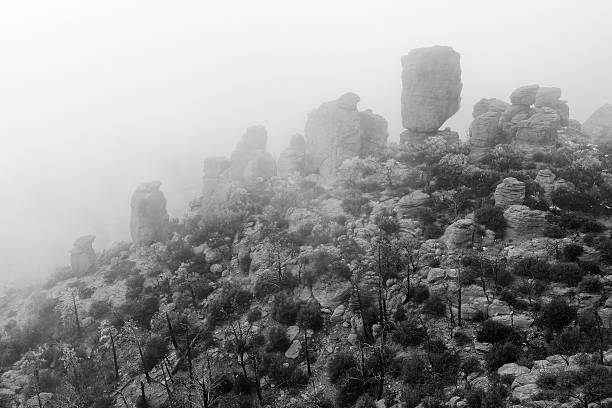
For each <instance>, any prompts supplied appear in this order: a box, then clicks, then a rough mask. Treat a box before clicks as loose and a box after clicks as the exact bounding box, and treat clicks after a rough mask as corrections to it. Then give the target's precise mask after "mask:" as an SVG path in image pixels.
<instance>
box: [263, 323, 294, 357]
mask: <svg viewBox="0 0 612 408" xmlns="http://www.w3.org/2000/svg"><path fill="white" fill-rule="evenodd" d="M266 337H267V340H268V341H267V343H266V351H268V352H270V351H281V352H285V351H286V350H287V349H288V348H289V346H290V345H291V342H290V341H289V337H287V330H286V329H285V328H284V327H281V326H272V327H270V328H269V329H268V333H267V335H266Z"/></svg>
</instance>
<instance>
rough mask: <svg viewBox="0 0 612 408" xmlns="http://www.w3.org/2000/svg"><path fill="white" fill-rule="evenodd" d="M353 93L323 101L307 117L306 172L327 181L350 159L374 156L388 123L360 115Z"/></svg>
mask: <svg viewBox="0 0 612 408" xmlns="http://www.w3.org/2000/svg"><path fill="white" fill-rule="evenodd" d="M359 100H360V98H359V96H357V95H356V94H354V93H347V94H344V95H342V96H341V97H340V98H338V99H337V100H335V101H331V102H325V103H323V104H322V105H321V106H319V107H318V108H317V109H315V110H314V111H312V112H311V113H310V114H309V115H308V119H307V121H306V126H305V130H304V134H305V136H306V149H305V156H306V171H307V173H318V174H320V175H321V176H322V177H323V178H326V179H328V178H330V177H332V176H333V175H334V174H335V171H336V169H337V168H338V167H340V165H341V164H342V162H343V161H344V160H346V159H349V158H352V157H367V156H377V155H378V154H379V153H380V152H381V151H382V150H383V149H384V147H385V145H386V142H387V137H388V136H389V133H388V131H387V121H386V120H385V119H384V118H383V117H382V116H379V115H376V114H374V113H372V112H371V111H369V110H368V111H364V112H359V111H358V110H357V103H358V102H359Z"/></svg>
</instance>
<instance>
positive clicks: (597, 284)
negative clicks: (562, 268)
mask: <svg viewBox="0 0 612 408" xmlns="http://www.w3.org/2000/svg"><path fill="white" fill-rule="evenodd" d="M603 288H604V285H603V283H601V281H600V280H599V278H598V277H597V276H593V275H586V276H585V277H583V278H582V280H581V281H580V283H579V284H578V290H579V291H580V292H586V293H601V291H602V290H603Z"/></svg>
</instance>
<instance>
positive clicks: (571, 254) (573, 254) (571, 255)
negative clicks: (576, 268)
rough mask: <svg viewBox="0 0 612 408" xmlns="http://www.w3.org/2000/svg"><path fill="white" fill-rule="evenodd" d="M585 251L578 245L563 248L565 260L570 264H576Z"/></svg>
mask: <svg viewBox="0 0 612 408" xmlns="http://www.w3.org/2000/svg"><path fill="white" fill-rule="evenodd" d="M583 252H584V249H583V248H582V246H581V245H578V244H569V245H566V246H565V247H563V258H564V259H565V260H566V261H568V262H576V260H577V259H578V257H579V256H580V255H582V253H583Z"/></svg>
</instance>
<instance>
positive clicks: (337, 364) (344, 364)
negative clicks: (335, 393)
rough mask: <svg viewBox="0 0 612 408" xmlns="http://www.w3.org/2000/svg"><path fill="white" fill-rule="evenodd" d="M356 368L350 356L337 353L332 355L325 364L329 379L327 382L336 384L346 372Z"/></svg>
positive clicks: (353, 358)
mask: <svg viewBox="0 0 612 408" xmlns="http://www.w3.org/2000/svg"><path fill="white" fill-rule="evenodd" d="M356 366H357V361H356V360H355V357H353V355H352V354H349V353H345V352H339V353H336V354H334V355H332V357H331V358H330V360H329V363H327V375H328V377H329V382H331V383H332V384H336V383H337V382H338V380H339V379H340V377H342V376H343V375H344V374H346V372H347V370H349V369H350V368H353V367H356Z"/></svg>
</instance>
